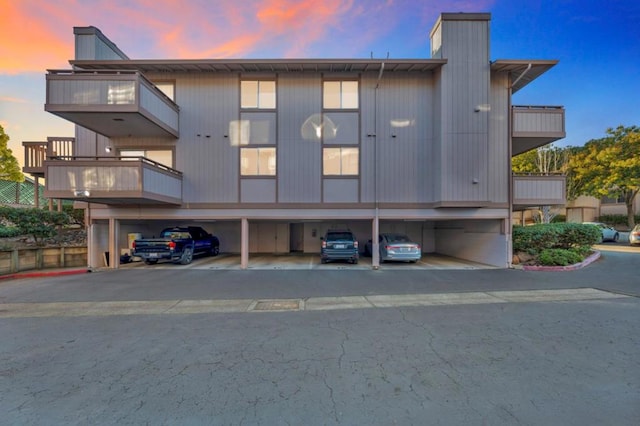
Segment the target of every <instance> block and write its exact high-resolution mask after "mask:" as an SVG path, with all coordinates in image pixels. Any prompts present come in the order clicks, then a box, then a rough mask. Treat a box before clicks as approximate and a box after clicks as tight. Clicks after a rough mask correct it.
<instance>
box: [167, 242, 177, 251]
mask: <svg viewBox="0 0 640 426" xmlns="http://www.w3.org/2000/svg"><path fill="white" fill-rule="evenodd" d="M175 248H176V243H175V241H169V249H170V250H173V249H175Z"/></svg>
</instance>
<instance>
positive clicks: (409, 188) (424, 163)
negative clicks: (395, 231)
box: [361, 72, 433, 202]
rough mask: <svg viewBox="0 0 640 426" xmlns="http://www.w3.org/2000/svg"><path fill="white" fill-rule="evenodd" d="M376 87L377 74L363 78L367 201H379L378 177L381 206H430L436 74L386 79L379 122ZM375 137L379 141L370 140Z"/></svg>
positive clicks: (380, 96) (388, 76)
mask: <svg viewBox="0 0 640 426" xmlns="http://www.w3.org/2000/svg"><path fill="white" fill-rule="evenodd" d="M377 83H378V81H377V76H375V77H374V76H370V77H368V78H363V80H362V86H363V87H362V91H363V102H362V122H363V126H362V145H361V146H362V157H361V158H362V172H363V173H362V194H363V195H362V198H363V201H365V200H367V201H373V199H374V198H375V194H374V186H375V185H374V182H375V180H376V179H377V192H378V201H380V202H429V201H431V200H432V198H433V191H432V188H433V175H432V171H433V170H432V167H431V165H432V161H433V158H432V149H433V148H432V144H433V133H432V132H433V110H432V102H433V80H432V76H431V74H426V75H423V74H421V75H407V74H402V75H394V74H392V73H390V72H389V73H387V74H385V75H383V77H382V79H381V80H380V82H379V85H378V99H377V104H378V105H377V120H375V114H376V105H375V100H374V98H375V90H376V89H375V86H376V84H377ZM376 121H377V122H376ZM374 122H376V123H375V124H374ZM374 126H375V127H377V129H374ZM372 133H373V134H375V135H376V137H375V138H373V137H367V135H368V134H372ZM375 151H377V160H376V159H375V158H374V157H376V155H375ZM374 162H377V164H374ZM374 170H375V172H374Z"/></svg>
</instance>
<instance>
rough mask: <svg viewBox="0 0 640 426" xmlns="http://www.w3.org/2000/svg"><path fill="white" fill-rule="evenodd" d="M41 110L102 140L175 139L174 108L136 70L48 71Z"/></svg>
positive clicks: (173, 105)
mask: <svg viewBox="0 0 640 426" xmlns="http://www.w3.org/2000/svg"><path fill="white" fill-rule="evenodd" d="M45 110H46V111H48V112H50V113H52V114H55V115H58V116H60V117H62V118H64V119H66V120H69V121H71V122H73V123H76V124H78V125H80V126H82V127H85V128H87V129H89V130H93V131H94V132H96V133H99V134H101V135H105V136H107V137H129V136H135V137H164V138H178V137H179V125H178V115H179V114H178V113H179V108H178V106H177V105H176V104H175V103H174V102H173V101H172V100H171V99H169V98H168V97H167V96H166V95H165V94H164V93H162V91H160V90H159V89H158V88H157V87H156V86H154V85H153V83H151V82H150V81H149V80H147V79H146V78H145V77H144V76H143V75H142V74H140V73H139V72H138V71H132V70H122V71H77V70H49V73H48V74H47V101H46V104H45Z"/></svg>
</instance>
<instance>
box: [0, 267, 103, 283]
mask: <svg viewBox="0 0 640 426" xmlns="http://www.w3.org/2000/svg"><path fill="white" fill-rule="evenodd" d="M89 272H91V270H90V269H87V268H84V269H68V270H64V271H32V272H16V273H14V274H7V275H0V281H2V280H11V279H19V278H42V277H59V276H63V275H77V274H86V273H89Z"/></svg>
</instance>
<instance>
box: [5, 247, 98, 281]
mask: <svg viewBox="0 0 640 426" xmlns="http://www.w3.org/2000/svg"><path fill="white" fill-rule="evenodd" d="M87 251H88V250H87V247H86V246H84V247H82V246H78V247H39V248H22V249H15V250H1V251H0V275H5V274H13V273H16V272H22V271H30V270H37V269H52V268H69V267H82V266H87Z"/></svg>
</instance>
